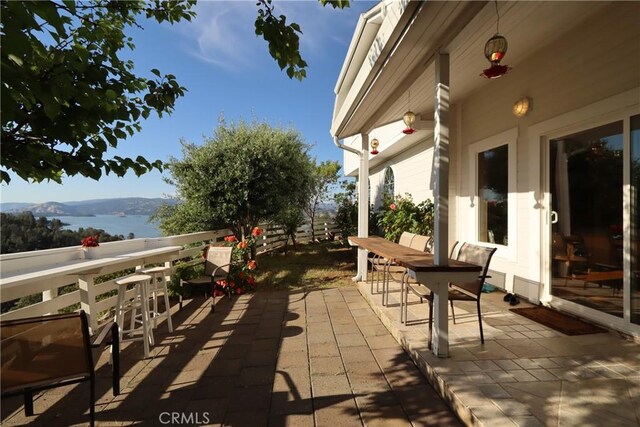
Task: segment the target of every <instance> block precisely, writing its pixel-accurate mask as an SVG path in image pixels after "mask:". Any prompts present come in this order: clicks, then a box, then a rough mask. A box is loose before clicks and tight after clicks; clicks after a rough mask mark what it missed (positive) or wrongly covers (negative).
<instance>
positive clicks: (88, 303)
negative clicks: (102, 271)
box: [78, 274, 98, 333]
mask: <svg viewBox="0 0 640 427" xmlns="http://www.w3.org/2000/svg"><path fill="white" fill-rule="evenodd" d="M94 277H95V274H85V275H82V276H80V277H78V286H79V287H80V308H81V309H83V310H84V312H85V313H87V316H88V317H89V327H90V328H91V333H94V332H95V331H97V330H98V310H97V308H96V288H95V285H94V283H93V278H94Z"/></svg>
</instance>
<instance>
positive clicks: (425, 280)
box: [349, 236, 482, 357]
mask: <svg viewBox="0 0 640 427" xmlns="http://www.w3.org/2000/svg"><path fill="white" fill-rule="evenodd" d="M349 244H351V246H358V247H360V248H362V249H366V250H367V251H369V252H372V253H375V254H376V255H379V256H381V257H384V258H386V259H388V260H390V261H392V262H395V263H396V264H398V265H400V266H402V267H405V268H406V269H407V273H408V274H409V276H410V277H411V278H412V279H414V280H415V281H416V282H418V283H420V284H422V285H424V286H426V287H428V288H429V289H430V290H432V291H433V294H434V298H433V307H434V313H433V318H434V333H433V346H432V349H433V353H434V354H435V355H436V356H438V357H448V355H449V322H448V316H449V313H448V304H449V289H448V288H449V286H448V285H449V282H457V283H463V282H472V281H474V280H475V279H476V278H477V277H478V275H479V274H480V272H481V270H482V267H481V266H479V265H474V264H468V263H466V262H461V261H457V260H453V259H450V260H449V263H448V265H436V264H434V257H433V254H428V253H425V252H422V251H419V250H416V249H412V248H409V247H406V246H402V245H399V244H397V243H394V242H391V241H389V240H386V239H383V238H381V237H377V236H374V237H349Z"/></svg>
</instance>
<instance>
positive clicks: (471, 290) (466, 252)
mask: <svg viewBox="0 0 640 427" xmlns="http://www.w3.org/2000/svg"><path fill="white" fill-rule="evenodd" d="M456 244H457V242H456ZM454 250H455V245H454V249H452V250H451V254H452V255H453V253H454ZM496 250H497V248H490V247H484V246H478V245H473V244H470V243H464V244H462V246H461V247H460V250H459V251H458V255H457V257H456V260H458V261H463V262H466V263H469V264H475V265H479V266H482V271H481V273H480V275H479V276H478V278H477V279H476V280H474V281H473V282H467V283H449V303H450V305H451V315H452V317H453V323H454V324H455V323H456V315H455V311H454V308H453V301H475V302H476V310H477V312H478V324H479V327H480V342H481V343H482V344H484V333H483V330H482V311H481V309H480V297H481V296H482V286H483V285H484V281H485V279H487V278H488V277H489V276H488V275H487V272H488V271H489V263H490V262H491V258H492V257H493V254H494V253H495V251H496ZM405 288H406V290H405V292H404V298H405V301H404V304H402V305H403V308H404V318H405V320H406V319H407V314H408V309H407V297H408V291H411V292H412V293H414V294H415V295H417V296H418V297H419V298H420V302H422V301H423V300H425V299H426V300H427V301H428V302H429V337H428V343H429V348H431V336H432V332H433V292H431V291H430V290H429V289H428V288H426V287H425V286H422V285H420V284H419V283H409V282H407V283H406V284H405Z"/></svg>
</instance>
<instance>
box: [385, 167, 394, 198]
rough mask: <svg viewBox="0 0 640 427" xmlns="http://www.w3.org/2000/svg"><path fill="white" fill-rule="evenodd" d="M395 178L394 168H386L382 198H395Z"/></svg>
mask: <svg viewBox="0 0 640 427" xmlns="http://www.w3.org/2000/svg"><path fill="white" fill-rule="evenodd" d="M395 186H396V184H395V178H394V177H393V169H391V168H386V169H385V170H384V184H383V188H382V199H383V200H384V199H386V198H391V199H393V196H394V195H395V194H396V193H395Z"/></svg>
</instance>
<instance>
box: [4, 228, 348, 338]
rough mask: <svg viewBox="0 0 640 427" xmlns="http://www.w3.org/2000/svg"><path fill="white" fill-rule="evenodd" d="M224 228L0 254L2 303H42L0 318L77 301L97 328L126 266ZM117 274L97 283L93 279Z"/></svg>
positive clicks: (190, 250)
mask: <svg viewBox="0 0 640 427" xmlns="http://www.w3.org/2000/svg"><path fill="white" fill-rule="evenodd" d="M265 229H266V232H265V233H264V234H263V235H262V239H261V241H259V244H258V248H257V249H258V254H263V253H267V252H270V251H272V250H274V249H277V248H279V247H281V246H283V245H284V244H285V242H286V236H284V234H283V233H282V231H281V230H280V229H277V228H270V227H265ZM314 229H315V231H316V238H318V239H324V238H327V237H329V236H330V235H332V234H335V233H336V229H335V226H334V225H333V224H332V223H325V222H316V224H314ZM230 233H231V232H230V231H229V230H215V231H206V232H200V233H192V234H182V235H177V236H170V237H158V238H142V239H131V240H122V241H117V242H106V243H102V244H100V246H99V247H96V248H90V249H87V248H82V247H81V246H73V247H66V248H57V249H47V250H39V251H30V252H20V253H14V254H3V255H0V301H1V302H2V303H5V302H9V301H13V300H16V299H19V298H23V297H28V296H32V295H40V294H41V295H42V301H40V302H35V303H33V304H31V305H28V306H25V307H22V308H18V309H15V310H11V311H9V312H7V313H4V314H2V315H1V316H0V319H2V320H8V319H16V318H24V317H32V316H42V315H45V314H52V313H57V312H58V311H59V310H62V309H65V308H68V307H71V306H73V305H75V304H78V303H80V305H81V308H82V309H83V310H85V312H87V314H88V315H89V318H90V322H91V327H92V328H96V327H97V325H98V321H99V318H98V316H99V314H100V313H105V312H108V311H109V310H111V309H112V308H113V307H115V304H116V300H117V297H116V296H115V295H114V296H110V295H107V294H109V292H111V291H113V290H115V289H117V285H116V283H115V281H116V280H118V279H120V278H122V277H125V276H126V275H127V273H126V270H127V269H130V268H135V267H138V266H142V265H146V264H151V263H154V264H157V263H165V265H167V266H172V265H173V263H174V262H175V261H176V260H180V259H192V258H193V257H195V256H197V255H199V254H200V253H201V251H202V249H203V248H204V247H205V246H206V245H207V244H209V243H210V242H215V241H218V240H220V239H222V238H223V237H224V236H226V235H228V234H230ZM296 236H297V240H298V241H299V242H301V243H305V242H308V241H309V240H310V238H311V231H310V227H309V226H308V225H307V226H305V227H303V228H301V229H300V230H299V231H298V233H297V235H296ZM112 273H122V275H118V277H115V278H112V279H111V280H108V281H104V282H102V283H98V284H96V283H95V278H96V277H99V276H104V275H106V274H112ZM68 285H78V287H79V289H77V290H72V291H71V292H68V293H65V294H61V293H60V289H61V288H63V287H65V286H68Z"/></svg>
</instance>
